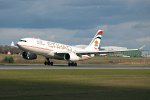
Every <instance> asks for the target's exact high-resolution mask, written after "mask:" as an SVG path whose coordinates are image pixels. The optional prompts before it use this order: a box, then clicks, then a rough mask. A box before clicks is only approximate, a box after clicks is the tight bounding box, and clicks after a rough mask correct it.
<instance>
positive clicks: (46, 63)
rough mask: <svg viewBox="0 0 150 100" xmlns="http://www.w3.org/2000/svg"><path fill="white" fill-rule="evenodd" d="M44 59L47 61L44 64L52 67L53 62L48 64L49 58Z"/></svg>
mask: <svg viewBox="0 0 150 100" xmlns="http://www.w3.org/2000/svg"><path fill="white" fill-rule="evenodd" d="M46 59H47V61H45V62H44V64H45V65H51V66H53V62H50V60H49V58H46Z"/></svg>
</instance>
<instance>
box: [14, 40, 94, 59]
mask: <svg viewBox="0 0 150 100" xmlns="http://www.w3.org/2000/svg"><path fill="white" fill-rule="evenodd" d="M17 45H18V47H19V48H20V49H22V50H23V51H26V52H30V53H34V54H38V55H42V56H45V57H46V58H52V59H58V60H65V59H64V54H65V53H70V54H72V55H76V51H85V49H82V48H77V47H74V46H69V45H65V44H60V43H55V42H51V41H45V40H41V39H35V38H23V39H21V40H20V41H19V42H18V43H17ZM57 52H59V53H58V54H57ZM61 52H62V53H61ZM76 56H77V57H79V58H78V60H86V59H89V58H92V57H94V55H93V54H90V55H85V54H83V55H76ZM78 60H76V59H75V60H74V61H78Z"/></svg>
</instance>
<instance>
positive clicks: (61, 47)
mask: <svg viewBox="0 0 150 100" xmlns="http://www.w3.org/2000/svg"><path fill="white" fill-rule="evenodd" d="M47 44H48V46H49V47H50V48H56V49H62V50H68V51H72V48H71V46H67V45H63V44H58V43H54V42H47Z"/></svg>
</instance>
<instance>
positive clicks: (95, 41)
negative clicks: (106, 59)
mask: <svg viewBox="0 0 150 100" xmlns="http://www.w3.org/2000/svg"><path fill="white" fill-rule="evenodd" d="M102 34H103V31H102V30H99V31H98V32H97V33H96V35H95V36H94V38H93V39H92V41H91V43H90V44H89V45H88V47H86V49H88V50H98V48H99V46H100V42H101V38H102Z"/></svg>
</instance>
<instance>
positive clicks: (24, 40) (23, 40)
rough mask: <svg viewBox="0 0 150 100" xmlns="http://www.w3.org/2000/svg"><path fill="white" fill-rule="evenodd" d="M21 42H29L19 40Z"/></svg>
mask: <svg viewBox="0 0 150 100" xmlns="http://www.w3.org/2000/svg"><path fill="white" fill-rule="evenodd" d="M19 42H27V41H26V40H19Z"/></svg>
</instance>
